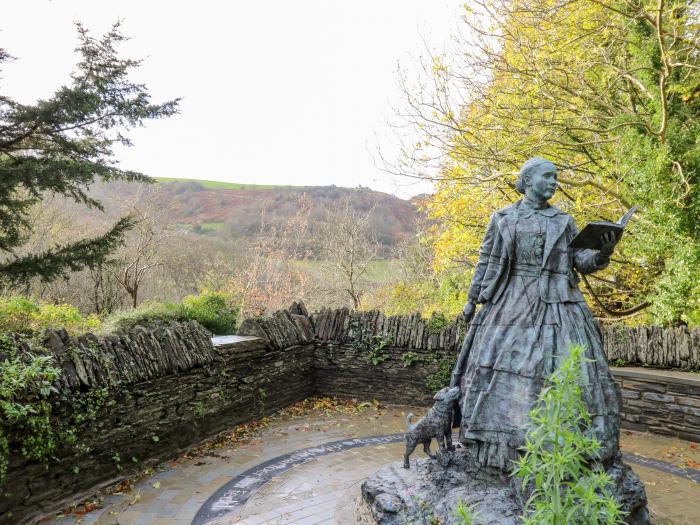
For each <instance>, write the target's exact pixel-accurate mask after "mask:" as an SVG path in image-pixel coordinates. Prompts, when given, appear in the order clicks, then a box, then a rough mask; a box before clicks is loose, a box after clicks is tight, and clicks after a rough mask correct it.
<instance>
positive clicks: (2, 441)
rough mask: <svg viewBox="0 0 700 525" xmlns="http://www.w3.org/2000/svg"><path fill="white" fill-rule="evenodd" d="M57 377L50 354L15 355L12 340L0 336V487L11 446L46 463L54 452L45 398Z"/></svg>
mask: <svg viewBox="0 0 700 525" xmlns="http://www.w3.org/2000/svg"><path fill="white" fill-rule="evenodd" d="M59 374H60V370H59V369H58V368H56V367H55V366H54V363H53V358H52V357H51V356H50V355H41V354H38V353H37V354H30V353H25V352H19V351H18V350H17V348H16V345H15V343H14V341H12V340H11V339H10V338H9V337H8V336H6V335H0V485H2V483H3V482H4V480H5V475H6V473H7V462H8V456H9V454H10V444H11V443H12V444H13V446H16V447H17V448H18V450H19V452H20V453H21V455H22V456H23V457H25V458H27V459H34V460H46V459H48V458H49V457H51V454H52V453H53V451H54V450H55V448H56V446H57V444H58V437H57V432H56V430H55V428H54V427H53V426H52V424H51V420H50V418H51V410H52V409H51V404H50V402H49V401H48V398H49V395H51V394H52V393H54V392H55V391H56V390H55V388H54V386H53V385H54V383H55V381H56V379H57V378H58V376H59Z"/></svg>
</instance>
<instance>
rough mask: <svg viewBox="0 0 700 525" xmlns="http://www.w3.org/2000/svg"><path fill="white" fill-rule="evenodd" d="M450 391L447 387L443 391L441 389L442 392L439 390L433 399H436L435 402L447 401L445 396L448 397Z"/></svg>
mask: <svg viewBox="0 0 700 525" xmlns="http://www.w3.org/2000/svg"><path fill="white" fill-rule="evenodd" d="M448 390H449V388H447V387H445V388H443V389H441V390H438V391H437V392H436V394H435V395H434V396H433V399H434V400H435V401H442V400H443V399H445V395H447V391H448Z"/></svg>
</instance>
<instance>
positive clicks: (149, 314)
mask: <svg viewBox="0 0 700 525" xmlns="http://www.w3.org/2000/svg"><path fill="white" fill-rule="evenodd" d="M186 320H187V317H186V316H185V315H184V313H183V311H182V308H181V307H180V305H179V304H173V303H157V302H150V301H149V302H145V303H141V304H140V305H139V306H137V307H136V308H132V309H131V310H120V311H118V312H115V313H113V314H112V315H110V316H109V317H108V318H107V319H106V321H105V326H104V331H105V332H108V333H109V332H115V331H117V330H129V329H130V328H133V327H134V326H137V325H140V326H145V327H153V326H154V325H157V324H162V323H174V322H180V321H186Z"/></svg>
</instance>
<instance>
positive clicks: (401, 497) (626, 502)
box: [362, 449, 650, 525]
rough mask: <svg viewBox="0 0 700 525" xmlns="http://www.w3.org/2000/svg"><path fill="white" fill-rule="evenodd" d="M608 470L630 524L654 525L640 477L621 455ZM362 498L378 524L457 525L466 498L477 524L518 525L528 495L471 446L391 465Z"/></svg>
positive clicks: (372, 479) (378, 474) (374, 477)
mask: <svg viewBox="0 0 700 525" xmlns="http://www.w3.org/2000/svg"><path fill="white" fill-rule="evenodd" d="M606 471H607V472H608V475H609V476H610V477H611V478H612V480H613V482H614V488H613V490H612V493H613V495H614V496H615V498H616V499H617V500H618V501H619V502H620V503H621V505H622V508H623V510H624V511H625V512H627V513H628V514H627V523H629V524H630V525H649V523H650V521H649V514H648V512H647V510H646V504H647V500H646V495H645V492H644V486H643V485H642V482H641V481H640V479H639V477H638V476H637V475H636V474H635V473H634V472H633V471H632V469H630V468H629V467H628V466H627V465H625V464H623V463H622V461H621V460H620V459H619V458H618V459H616V460H615V461H614V462H613V463H612V464H611V465H610V466H608V468H607V469H606ZM362 497H363V499H364V501H365V502H366V503H367V505H368V507H369V509H370V511H371V513H372V516H373V518H374V520H375V522H376V523H377V524H378V525H403V524H406V523H417V524H422V523H433V522H435V523H441V524H444V525H452V524H456V523H459V521H458V519H457V517H456V516H455V512H456V509H457V507H458V505H459V502H460V501H461V502H463V503H464V504H465V505H468V506H470V507H471V508H472V509H473V510H474V511H475V512H474V514H475V520H474V524H475V525H517V524H519V523H521V520H520V516H522V514H523V505H524V501H526V499H527V497H526V496H525V495H523V494H522V490H521V489H520V483H519V481H518V480H517V479H513V478H511V477H509V476H508V475H507V474H504V473H503V472H501V471H499V470H497V469H492V468H484V467H482V466H479V465H478V464H477V462H475V461H474V460H473V459H472V457H470V455H469V453H468V451H467V450H465V449H457V450H456V451H455V452H453V453H450V452H448V453H445V454H442V455H438V457H437V459H435V460H431V459H427V458H426V459H419V460H417V461H413V462H412V466H411V468H410V469H404V468H403V466H402V464H401V463H400V462H396V463H392V464H390V465H387V466H385V467H383V468H381V469H380V470H379V471H377V472H376V473H375V474H374V475H372V476H370V477H369V478H367V479H366V480H365V481H364V482H363V484H362ZM434 520H435V521H434Z"/></svg>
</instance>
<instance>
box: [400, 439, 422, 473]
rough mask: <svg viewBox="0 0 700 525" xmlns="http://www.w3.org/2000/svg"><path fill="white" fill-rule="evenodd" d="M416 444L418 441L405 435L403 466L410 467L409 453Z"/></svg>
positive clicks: (414, 448) (411, 452)
mask: <svg viewBox="0 0 700 525" xmlns="http://www.w3.org/2000/svg"><path fill="white" fill-rule="evenodd" d="M417 446H418V441H413V440H409V439H408V437H406V451H405V452H404V454H403V468H411V463H410V461H409V459H408V458H409V456H410V455H411V454H413V451H414V450H416V447H417Z"/></svg>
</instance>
